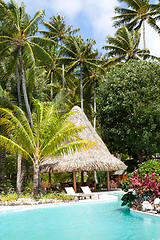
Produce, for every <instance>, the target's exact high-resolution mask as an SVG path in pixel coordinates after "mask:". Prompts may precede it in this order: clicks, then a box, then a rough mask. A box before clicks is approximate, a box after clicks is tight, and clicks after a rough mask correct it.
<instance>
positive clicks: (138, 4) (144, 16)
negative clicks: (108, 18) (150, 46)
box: [113, 0, 160, 48]
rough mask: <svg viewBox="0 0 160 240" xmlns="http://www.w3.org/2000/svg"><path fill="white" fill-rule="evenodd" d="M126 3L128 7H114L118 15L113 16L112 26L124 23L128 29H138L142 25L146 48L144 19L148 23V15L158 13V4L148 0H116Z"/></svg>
mask: <svg viewBox="0 0 160 240" xmlns="http://www.w3.org/2000/svg"><path fill="white" fill-rule="evenodd" d="M118 1H119V2H124V3H126V4H127V5H128V8H124V7H116V8H115V12H116V13H118V14H119V15H117V16H114V17H113V20H115V23H114V26H115V27H119V26H123V25H126V26H127V28H128V29H129V30H131V29H135V30H137V29H139V28H141V26H142V25H143V44H144V48H146V41H145V21H147V22H148V23H149V21H148V20H149V19H150V17H153V16H155V17H156V16H157V15H159V14H160V6H159V5H158V4H156V5H155V4H150V3H149V0H118Z"/></svg>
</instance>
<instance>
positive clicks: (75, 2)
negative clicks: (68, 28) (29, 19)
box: [17, 0, 160, 56]
mask: <svg viewBox="0 0 160 240" xmlns="http://www.w3.org/2000/svg"><path fill="white" fill-rule="evenodd" d="M156 1H158V0H150V3H156ZM17 2H18V3H19V4H20V3H21V0H17ZM23 2H24V3H25V6H26V12H27V13H29V14H30V15H31V16H33V15H34V14H35V13H36V11H38V10H42V9H44V10H45V18H44V20H45V21H49V18H50V17H52V16H56V15H57V14H58V13H59V14H60V15H61V16H65V22H66V24H67V25H69V24H71V25H72V26H73V29H75V28H78V27H80V32H79V34H81V36H82V38H83V39H84V40H86V39H87V38H91V39H95V40H96V45H95V48H98V49H99V51H102V50H101V48H102V46H103V45H105V43H106V42H105V40H106V37H107V35H110V36H114V34H115V32H116V29H115V28H114V27H113V21H112V19H111V18H112V17H113V16H114V15H115V10H114V8H115V6H122V3H119V2H118V1H117V0H23ZM120 4H121V5H120ZM40 28H41V26H40ZM159 43H160V36H159V35H158V34H157V33H156V32H155V31H154V30H153V29H152V28H151V27H150V26H148V25H146V46H147V48H149V49H150V51H151V54H153V55H156V56H160V44H159ZM140 47H141V48H143V44H142V41H141V44H140Z"/></svg>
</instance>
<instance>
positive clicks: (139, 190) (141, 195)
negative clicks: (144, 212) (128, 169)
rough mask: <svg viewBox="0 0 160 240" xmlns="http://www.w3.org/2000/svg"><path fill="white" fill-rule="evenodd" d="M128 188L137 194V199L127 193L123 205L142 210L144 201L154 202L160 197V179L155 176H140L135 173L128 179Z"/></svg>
mask: <svg viewBox="0 0 160 240" xmlns="http://www.w3.org/2000/svg"><path fill="white" fill-rule="evenodd" d="M128 181H129V185H128V188H130V189H133V190H134V192H135V199H134V197H133V196H132V195H133V194H132V193H130V192H129V193H127V194H125V195H124V196H123V198H122V201H123V202H122V205H125V204H127V205H128V206H130V207H133V208H135V209H138V210H140V209H139V208H140V206H141V204H142V202H143V201H144V200H146V199H147V200H148V201H150V202H153V201H154V199H155V198H157V197H160V178H159V176H156V174H155V173H153V174H150V173H148V174H146V175H143V176H140V175H139V174H138V173H137V172H134V173H133V174H132V176H131V177H130V178H129V179H128Z"/></svg>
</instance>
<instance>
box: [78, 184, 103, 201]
mask: <svg viewBox="0 0 160 240" xmlns="http://www.w3.org/2000/svg"><path fill="white" fill-rule="evenodd" d="M81 189H82V192H83V193H84V194H86V195H90V197H91V198H92V196H97V197H98V199H99V198H100V195H101V193H93V192H91V190H90V188H89V187H88V186H83V187H81Z"/></svg>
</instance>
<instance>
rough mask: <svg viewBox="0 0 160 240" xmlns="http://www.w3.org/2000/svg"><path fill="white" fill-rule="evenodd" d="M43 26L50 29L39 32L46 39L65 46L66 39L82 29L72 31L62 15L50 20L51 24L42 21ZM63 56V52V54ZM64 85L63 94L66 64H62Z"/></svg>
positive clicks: (63, 81)
mask: <svg viewBox="0 0 160 240" xmlns="http://www.w3.org/2000/svg"><path fill="white" fill-rule="evenodd" d="M42 23H43V25H44V26H45V27H46V28H47V29H48V31H46V30H41V31H39V32H41V33H43V34H44V36H45V37H47V38H51V39H53V40H55V41H56V42H58V43H60V45H61V46H63V44H64V42H65V39H66V37H67V36H69V35H72V34H74V33H76V32H77V31H79V30H80V28H76V29H73V30H72V25H71V24H70V25H68V26H66V23H65V18H64V16H62V17H61V15H60V14H58V15H57V17H55V16H53V17H51V18H50V21H49V22H45V21H42ZM62 56H63V52H62ZM62 84H63V94H64V88H65V78H64V64H62Z"/></svg>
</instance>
